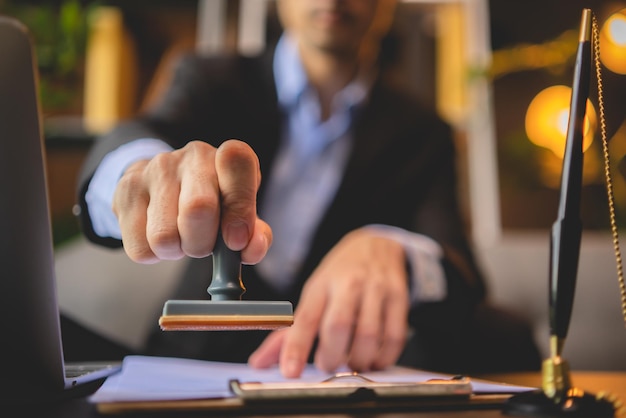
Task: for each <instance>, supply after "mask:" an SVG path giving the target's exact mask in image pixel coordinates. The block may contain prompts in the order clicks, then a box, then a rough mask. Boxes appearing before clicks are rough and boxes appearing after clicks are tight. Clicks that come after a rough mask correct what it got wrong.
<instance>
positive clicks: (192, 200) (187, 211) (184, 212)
mask: <svg viewBox="0 0 626 418" xmlns="http://www.w3.org/2000/svg"><path fill="white" fill-rule="evenodd" d="M219 207H220V204H219V202H218V200H217V197H216V196H214V195H209V194H202V195H199V194H195V195H193V196H190V197H189V198H188V199H185V200H184V201H181V202H180V206H179V215H180V216H181V217H184V218H189V219H193V220H201V219H203V218H204V217H207V216H212V215H214V214H216V213H217V212H219Z"/></svg>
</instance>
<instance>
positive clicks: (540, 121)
mask: <svg viewBox="0 0 626 418" xmlns="http://www.w3.org/2000/svg"><path fill="white" fill-rule="evenodd" d="M571 96H572V89H571V88H570V87H568V86H552V87H548V88H546V89H544V90H542V91H541V92H539V94H537V95H536V96H535V98H534V99H533V100H532V101H531V103H530V105H529V106H528V111H527V112H526V134H527V135H528V139H530V140H531V142H533V143H534V144H536V145H539V146H541V147H544V148H548V149H549V150H551V151H552V152H553V153H554V154H555V155H556V156H558V157H559V158H563V154H564V152H565V137H566V135H567V124H568V120H569V107H570V101H571ZM596 126H597V119H596V112H595V109H594V108H593V105H592V104H591V102H590V101H587V110H586V115H585V122H584V127H583V130H584V133H583V135H584V136H583V151H584V150H586V149H587V148H589V145H591V142H592V141H593V136H594V133H595V130H596Z"/></svg>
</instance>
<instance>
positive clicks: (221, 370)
mask: <svg viewBox="0 0 626 418" xmlns="http://www.w3.org/2000/svg"><path fill="white" fill-rule="evenodd" d="M339 372H343V373H344V374H345V375H349V374H350V373H349V371H348V370H347V369H346V370H343V371H339ZM330 376H332V375H331V374H329V373H327V372H323V371H320V370H318V369H316V368H315V367H314V366H313V365H309V366H308V367H306V368H305V370H304V372H303V374H302V376H301V377H300V378H298V379H287V378H285V377H283V376H282V375H281V374H280V371H279V370H278V368H277V367H275V368H270V369H262V370H260V369H253V368H251V367H249V366H248V365H246V364H239V363H223V362H211V361H201V360H191V359H181V358H168V357H150V356H128V357H126V358H125V359H124V361H123V364H122V371H121V372H120V373H118V374H117V375H114V376H111V377H110V378H108V379H107V380H106V382H105V383H104V384H103V385H102V386H101V387H100V388H99V389H98V390H97V391H96V392H95V393H94V394H93V395H91V397H90V401H91V402H93V403H96V404H99V405H102V404H108V405H111V404H126V405H131V404H133V403H135V404H142V405H144V406H145V405H149V404H150V403H151V402H157V403H158V402H169V405H170V406H171V404H172V402H176V401H193V400H211V399H223V400H224V399H226V400H227V399H236V395H235V394H234V393H233V391H232V390H231V385H230V383H231V382H232V381H233V380H236V381H239V382H259V383H263V384H269V385H271V384H277V383H282V384H290V383H291V384H303V383H320V382H324V381H327V379H328V378H329V377H330ZM360 377H361V378H363V379H364V380H365V381H370V382H379V383H385V382H387V383H397V384H401V383H417V382H429V381H431V382H432V381H449V380H450V379H451V378H453V376H450V375H445V374H439V373H431V372H427V371H422V370H416V369H410V368H405V367H393V368H390V369H387V370H384V371H375V372H368V373H363V374H361V375H360ZM457 380H458V378H457ZM532 389H534V388H528V387H523V386H512V385H507V384H501V383H497V382H486V381H471V389H470V391H471V392H473V393H483V394H502V393H508V394H512V393H517V392H521V391H527V390H532Z"/></svg>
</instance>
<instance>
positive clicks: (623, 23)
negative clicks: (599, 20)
mask: <svg viewBox="0 0 626 418" xmlns="http://www.w3.org/2000/svg"><path fill="white" fill-rule="evenodd" d="M600 60H601V61H602V63H603V64H604V65H605V66H606V68H608V69H609V70H611V71H613V72H614V73H618V74H626V9H622V10H620V11H619V12H616V13H613V14H612V15H611V16H609V18H608V19H607V20H606V22H604V25H602V29H601V30H600Z"/></svg>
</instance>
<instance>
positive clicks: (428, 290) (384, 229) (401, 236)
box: [366, 224, 447, 305]
mask: <svg viewBox="0 0 626 418" xmlns="http://www.w3.org/2000/svg"><path fill="white" fill-rule="evenodd" d="M366 228H368V229H371V230H373V231H375V232H376V234H377V235H380V236H382V237H385V238H389V239H392V240H394V241H396V242H399V243H400V244H402V245H403V246H404V251H405V253H406V256H407V259H408V261H409V265H410V267H411V273H412V274H411V275H410V280H411V285H412V286H411V293H410V295H409V297H410V301H411V304H412V305H414V304H416V303H419V302H437V301H441V300H443V299H444V298H445V297H446V294H447V288H446V277H445V273H444V271H443V266H442V265H441V258H442V257H443V250H442V248H441V246H440V245H439V244H438V243H437V242H436V241H435V240H433V239H432V238H430V237H427V236H426V235H422V234H417V233H415V232H410V231H407V230H404V229H401V228H398V227H395V226H390V225H379V224H375V225H368V226H367V227H366Z"/></svg>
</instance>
